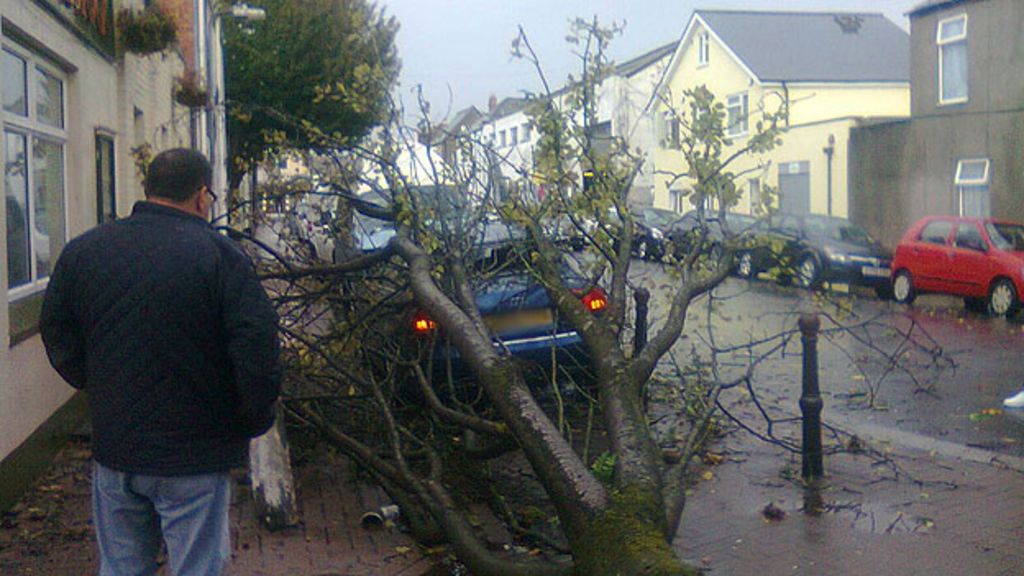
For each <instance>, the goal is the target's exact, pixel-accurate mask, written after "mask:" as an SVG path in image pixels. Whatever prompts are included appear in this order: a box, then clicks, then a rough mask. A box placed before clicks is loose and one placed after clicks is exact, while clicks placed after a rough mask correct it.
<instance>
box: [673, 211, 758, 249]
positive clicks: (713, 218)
mask: <svg viewBox="0 0 1024 576" xmlns="http://www.w3.org/2000/svg"><path fill="white" fill-rule="evenodd" d="M703 218H704V226H705V228H706V229H707V234H706V235H705V237H704V243H703V245H702V246H701V251H702V252H705V253H707V254H708V255H709V256H710V258H711V259H713V260H717V259H718V258H719V257H721V255H722V250H723V244H724V241H725V239H726V238H728V237H742V236H744V235H748V234H750V233H751V232H752V231H754V230H755V229H756V228H757V224H758V221H757V219H756V218H754V217H753V216H748V215H746V214H739V213H736V212H726V213H725V214H724V215H723V214H719V213H718V212H714V211H705V212H704V216H703ZM700 226H701V214H700V213H699V212H698V211H697V210H690V211H689V212H687V213H686V214H683V215H682V217H681V218H678V219H677V220H676V221H675V222H673V223H672V225H671V227H670V228H669V230H668V231H667V232H666V236H667V238H668V240H669V244H670V245H671V246H672V250H673V254H675V256H676V258H684V257H686V255H687V254H689V253H690V252H691V251H692V250H694V248H695V246H694V243H695V242H697V240H698V239H699V238H700V234H701V229H700Z"/></svg>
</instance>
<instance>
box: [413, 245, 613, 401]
mask: <svg viewBox="0 0 1024 576" xmlns="http://www.w3.org/2000/svg"><path fill="white" fill-rule="evenodd" d="M502 228H503V227H502ZM502 236H504V237H502ZM512 236H518V235H515V234H511V235H509V234H507V233H502V232H498V233H494V231H493V225H492V227H490V229H488V230H487V232H486V233H485V234H484V242H483V244H482V248H483V249H482V251H481V254H482V257H481V258H480V259H479V261H478V263H477V266H478V269H477V271H476V272H477V278H478V281H477V283H476V285H475V286H473V295H474V298H475V300H476V305H477V308H478V309H479V310H480V314H481V316H483V319H484V322H485V324H486V325H487V327H488V328H489V329H490V331H491V334H492V336H493V342H494V346H495V348H497V349H498V350H499V351H500V352H501V353H503V354H508V355H510V356H512V357H514V358H516V359H517V360H521V361H522V362H524V363H525V365H526V367H527V368H528V369H529V371H530V372H533V371H537V372H538V373H539V374H543V375H544V376H545V380H548V381H549V380H550V378H551V375H552V369H554V370H556V372H555V375H556V377H561V376H570V377H572V378H573V379H574V380H576V381H577V382H579V380H580V379H581V378H582V379H587V378H588V377H589V376H588V374H587V366H588V364H589V363H588V357H587V353H586V350H585V348H584V346H583V342H582V339H581V337H580V336H579V334H577V332H576V330H575V329H573V328H572V327H571V326H570V325H568V323H567V322H565V321H564V320H563V319H561V318H559V314H558V311H557V310H556V309H555V307H554V305H553V304H552V302H551V300H550V298H549V297H548V294H547V291H546V290H545V289H544V287H543V286H542V285H541V284H540V282H539V281H538V280H537V279H536V278H535V277H534V275H533V274H532V273H531V272H530V271H529V270H528V269H527V267H526V266H525V264H524V262H523V259H522V257H521V252H522V251H523V250H522V248H521V247H522V246H523V243H522V241H521V240H519V239H518V238H517V239H516V240H517V241H515V242H513V238H512ZM561 269H562V280H563V282H565V284H566V286H567V287H569V288H570V289H572V290H573V291H574V292H576V293H577V294H578V295H579V298H580V300H581V301H582V302H583V305H584V306H585V307H586V308H587V309H588V310H590V311H591V312H592V313H594V314H602V313H603V311H604V310H605V309H606V308H607V307H608V297H607V295H606V294H605V292H604V290H602V289H601V288H600V287H599V286H597V285H596V284H595V283H594V282H591V281H589V280H587V279H586V278H584V276H583V275H582V274H580V273H579V272H578V271H577V270H576V269H575V267H574V266H573V263H572V261H571V260H569V259H568V258H565V259H564V260H563V262H562V265H561ZM411 328H412V331H413V333H414V334H416V335H417V337H418V339H419V340H420V342H421V343H422V344H424V345H430V346H432V347H433V349H432V351H431V353H430V354H429V357H430V358H431V362H432V363H433V366H432V371H433V372H434V374H435V375H438V374H439V373H441V374H443V372H444V371H445V370H447V369H450V371H451V372H452V373H455V374H458V373H460V372H461V371H462V369H463V367H462V365H461V358H460V355H459V352H458V350H457V349H455V347H454V346H452V345H451V343H450V342H449V341H448V339H447V338H446V337H445V335H444V334H443V333H442V332H440V331H439V330H438V327H437V325H436V324H435V323H434V322H433V321H432V320H430V318H429V317H427V316H426V314H425V313H423V312H416V313H415V314H413V317H412V319H411Z"/></svg>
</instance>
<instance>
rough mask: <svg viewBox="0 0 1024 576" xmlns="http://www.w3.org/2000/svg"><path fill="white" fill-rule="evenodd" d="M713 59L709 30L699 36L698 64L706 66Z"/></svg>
mask: <svg viewBox="0 0 1024 576" xmlns="http://www.w3.org/2000/svg"><path fill="white" fill-rule="evenodd" d="M710 61H711V39H710V38H709V36H708V33H707V32H703V33H701V35H700V36H699V37H698V38H697V64H700V65H701V66H706V65H707V63H708V62H710Z"/></svg>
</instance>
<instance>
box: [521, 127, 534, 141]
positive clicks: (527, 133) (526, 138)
mask: <svg viewBox="0 0 1024 576" xmlns="http://www.w3.org/2000/svg"><path fill="white" fill-rule="evenodd" d="M530 131H531V126H530V124H529V123H526V124H523V142H527V143H528V142H529V141H530V138H532V137H533V134H531V133H530Z"/></svg>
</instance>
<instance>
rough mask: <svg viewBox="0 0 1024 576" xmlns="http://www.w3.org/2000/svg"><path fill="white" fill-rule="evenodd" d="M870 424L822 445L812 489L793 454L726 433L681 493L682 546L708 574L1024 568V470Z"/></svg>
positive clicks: (903, 574)
mask: <svg viewBox="0 0 1024 576" xmlns="http://www.w3.org/2000/svg"><path fill="white" fill-rule="evenodd" d="M741 409H742V408H741ZM796 426H799V423H798V422H797V423H796ZM797 430H798V428H797ZM872 432H873V433H872V435H871V438H869V439H867V440H865V439H862V438H858V441H857V442H858V443H860V444H861V445H862V446H863V447H864V448H866V449H867V450H868V452H869V453H859V454H856V453H848V452H844V453H837V454H834V455H832V456H826V458H825V472H826V478H825V479H824V484H823V486H824V487H823V489H822V490H820V491H818V492H809V491H806V490H805V489H804V487H803V484H802V482H801V481H800V473H801V461H800V456H799V454H796V455H794V454H792V453H791V452H789V451H787V450H784V449H782V448H779V447H777V446H775V445H772V444H768V443H765V442H762V441H760V440H757V439H755V438H753V437H752V436H751V435H750V434H748V433H746V432H742V431H733V432H731V433H729V434H727V435H726V437H725V438H723V439H722V440H721V441H720V442H718V443H717V449H719V450H721V451H722V455H723V456H725V460H724V462H723V463H722V464H721V465H719V466H715V467H713V468H710V469H709V470H707V471H706V474H707V472H710V474H708V475H706V476H705V477H704V478H703V479H702V480H701V481H700V482H699V484H698V485H697V486H695V488H694V489H693V493H692V496H691V497H690V499H689V501H688V503H687V507H686V511H685V513H684V517H683V523H682V525H681V526H680V531H679V533H678V537H677V539H676V547H677V549H678V550H679V551H680V554H681V555H682V556H683V557H685V558H687V559H688V560H690V561H691V562H693V563H695V564H697V565H701V566H703V567H705V568H707V569H709V571H710V573H711V574H712V575H714V574H729V575H733V574H735V575H747V574H751V575H753V574H756V575H757V576H781V575H794V574H799V575H808V576H819V575H820V576H826V575H857V576H860V575H865V576H867V575H870V576H887V575H891V576H896V575H899V576H910V575H919V574H920V575H934V574H942V575H950V576H955V575H964V576H1020V575H1022V574H1024V474H1022V473H1021V472H1020V471H1019V470H1015V469H1014V468H1013V467H1011V466H1008V465H1007V463H1005V462H1003V461H1001V460H1005V459H1006V458H1005V457H1002V456H999V455H997V454H994V453H991V452H988V453H986V452H984V451H979V450H976V449H964V450H957V449H954V448H952V447H950V446H946V445H942V444H939V445H937V447H935V448H931V449H929V450H928V451H924V450H921V449H919V448H920V444H921V441H920V438H919V437H917V436H915V435H912V434H909V435H908V434H904V433H901V432H900V431H895V430H890V431H888V432H889V434H888V435H885V434H883V433H881V432H880V431H878V430H873V431H872ZM797 433H798V432H797ZM845 441H847V442H848V439H847V440H845ZM826 444H829V442H828V441H826ZM712 449H713V450H714V449H715V448H712ZM986 454H987V455H988V457H989V459H988V461H982V460H984V457H985V455H986ZM1012 460H1014V461H1013V462H1012V464H1019V462H1018V461H1017V460H1019V459H1012ZM815 497H817V498H819V500H817V501H814V500H809V499H811V498H815ZM805 499H808V500H809V501H808V506H807V507H808V508H814V509H816V510H817V513H816V514H806V513H804V512H803V510H804V508H805ZM769 506H770V507H771V508H769V510H768V511H767V513H766V508H768V507H769Z"/></svg>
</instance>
